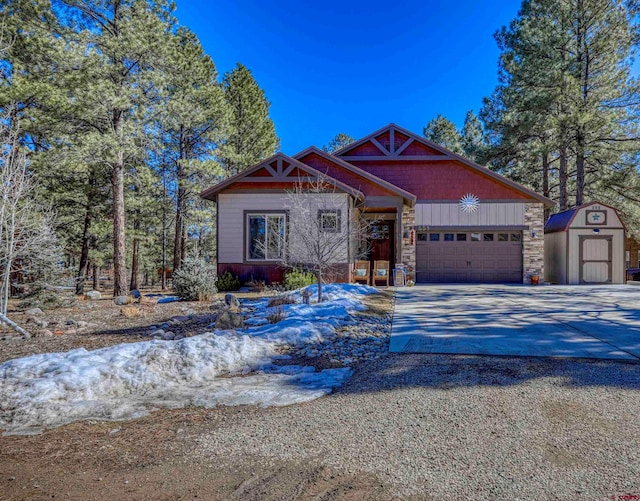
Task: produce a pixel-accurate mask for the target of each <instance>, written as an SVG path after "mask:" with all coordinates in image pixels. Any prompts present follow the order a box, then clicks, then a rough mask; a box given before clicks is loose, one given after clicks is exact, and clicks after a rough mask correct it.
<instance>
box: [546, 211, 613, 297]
mask: <svg viewBox="0 0 640 501" xmlns="http://www.w3.org/2000/svg"><path fill="white" fill-rule="evenodd" d="M624 233H625V228H624V224H623V223H622V220H621V219H620V216H619V215H618V212H617V211H616V210H615V209H614V208H613V207H610V206H608V205H605V204H602V203H599V202H591V203H589V204H586V205H582V206H580V207H574V208H572V209H569V210H566V211H563V212H559V213H558V214H554V215H553V216H551V217H550V218H549V221H548V222H547V224H546V226H545V270H546V275H545V279H546V280H547V281H548V282H551V283H557V284H622V283H624V264H625V263H624Z"/></svg>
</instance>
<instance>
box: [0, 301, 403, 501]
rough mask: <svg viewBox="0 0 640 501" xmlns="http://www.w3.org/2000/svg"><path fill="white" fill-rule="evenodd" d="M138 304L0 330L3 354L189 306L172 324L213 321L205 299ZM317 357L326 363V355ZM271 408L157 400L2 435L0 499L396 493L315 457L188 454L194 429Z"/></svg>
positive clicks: (82, 338) (130, 329)
mask: <svg viewBox="0 0 640 501" xmlns="http://www.w3.org/2000/svg"><path fill="white" fill-rule="evenodd" d="M145 292H146V291H145ZM240 296H242V295H240ZM245 296H249V297H255V295H251V294H249V295H245ZM369 301H370V307H371V314H374V315H384V314H386V313H388V312H389V310H390V309H391V307H392V294H390V293H386V294H381V295H377V296H374V297H371V298H370V299H369ZM88 305H89V306H88ZM142 310H143V312H144V313H143V315H141V316H139V317H136V318H125V317H124V316H123V315H122V313H121V307H119V306H115V305H114V304H113V302H112V300H111V299H110V298H105V299H101V300H98V301H78V302H77V303H76V304H75V305H74V306H72V307H69V308H61V309H57V310H50V311H45V312H44V315H42V318H45V319H46V320H47V321H48V322H49V323H50V325H51V324H53V325H52V326H51V327H49V328H50V329H51V328H56V329H58V328H59V329H60V330H63V331H64V329H65V328H68V327H73V325H71V324H69V321H70V320H73V321H74V322H77V321H79V320H81V321H86V322H90V323H95V324H97V326H96V327H92V328H90V329H88V330H87V331H85V332H82V333H76V334H62V335H54V336H52V337H41V336H35V337H33V338H31V339H28V340H18V339H17V338H14V337H13V334H12V333H11V332H10V331H6V330H5V331H2V332H0V337H5V339H4V340H2V341H0V362H3V361H6V360H9V359H13V358H18V357H23V356H28V355H32V354H36V353H45V352H58V351H67V350H70V349H74V348H80V347H83V348H86V349H97V348H101V347H105V346H110V345H113V344H117V343H122V342H136V341H143V340H148V339H149V337H148V336H147V335H146V334H148V332H149V328H150V325H159V324H161V323H162V322H165V321H167V320H169V319H171V317H173V316H182V315H185V314H186V313H191V315H192V317H191V320H189V321H186V322H183V323H182V324H180V325H179V326H172V327H171V330H172V331H174V332H176V333H183V334H184V335H186V336H189V335H195V334H199V333H202V332H206V331H207V330H210V328H209V325H210V323H211V321H212V310H211V303H197V302H191V303H187V302H175V303H167V304H147V305H144V306H143V308H142ZM10 316H11V318H12V319H14V320H15V321H17V322H18V323H21V324H23V325H25V326H26V327H29V326H32V327H33V324H26V323H25V322H26V320H27V317H26V315H25V314H24V313H21V312H17V311H13V312H11V314H10ZM9 338H11V339H9ZM315 361H316V362H318V363H317V365H320V366H322V365H323V364H322V359H316V360H315ZM296 362H301V361H300V360H296ZM302 362H304V361H302ZM307 362H309V361H307ZM270 412H277V409H276V410H272V409H259V408H253V407H220V408H214V409H202V408H195V407H192V408H186V409H178V410H167V409H162V410H158V411H155V412H153V413H152V414H151V415H149V416H147V417H145V418H142V419H137V420H132V421H124V422H97V421H85V422H77V423H73V424H70V425H66V426H63V427H60V428H57V429H54V430H49V431H47V432H45V433H43V434H41V435H35V436H9V437H0V501H5V500H45V499H64V500H87V501H88V500H151V499H153V500H182V499H206V500H218V499H220V500H222V499H237V500H263V499H274V500H275V499H345V500H364V499H392V496H390V494H389V491H388V489H387V487H386V486H385V485H383V484H382V483H381V482H380V481H379V480H377V479H376V478H375V477H374V476H373V475H366V474H365V475H363V474H358V475H356V474H353V473H348V472H344V471H333V470H332V469H330V468H328V467H327V466H325V465H322V464H321V462H320V461H318V462H317V463H314V462H309V461H303V462H301V461H269V462H268V463H266V462H265V461H264V459H263V458H261V457H258V456H255V457H250V456H249V457H244V458H243V459H242V460H241V461H232V462H229V463H228V464H212V463H211V462H210V461H207V460H206V459H202V458H195V457H192V455H191V451H192V450H193V447H194V444H195V443H196V442H197V438H198V437H199V436H200V435H203V434H207V433H211V432H212V430H220V432H222V433H224V429H225V424H226V423H229V422H235V421H237V420H239V419H244V418H245V417H247V416H253V415H255V414H256V413H270Z"/></svg>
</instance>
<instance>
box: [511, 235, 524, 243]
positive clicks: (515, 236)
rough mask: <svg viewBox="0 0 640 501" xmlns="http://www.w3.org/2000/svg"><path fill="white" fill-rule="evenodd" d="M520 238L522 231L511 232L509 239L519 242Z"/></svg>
mask: <svg viewBox="0 0 640 501" xmlns="http://www.w3.org/2000/svg"><path fill="white" fill-rule="evenodd" d="M521 240H522V233H512V234H511V241H512V242H520V241H521Z"/></svg>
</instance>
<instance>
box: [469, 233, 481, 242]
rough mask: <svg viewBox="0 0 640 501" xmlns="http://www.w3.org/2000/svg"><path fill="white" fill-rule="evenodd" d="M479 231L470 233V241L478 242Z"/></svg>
mask: <svg viewBox="0 0 640 501" xmlns="http://www.w3.org/2000/svg"><path fill="white" fill-rule="evenodd" d="M480 236H481V235H480V233H472V234H471V241H472V242H479V241H480Z"/></svg>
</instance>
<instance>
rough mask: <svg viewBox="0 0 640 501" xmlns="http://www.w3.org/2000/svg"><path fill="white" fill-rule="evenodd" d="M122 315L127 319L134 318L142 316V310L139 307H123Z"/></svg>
mask: <svg viewBox="0 0 640 501" xmlns="http://www.w3.org/2000/svg"><path fill="white" fill-rule="evenodd" d="M120 313H122V315H123V316H124V317H126V318H134V317H137V316H138V315H140V308H138V307H137V306H123V307H122V308H121V309H120Z"/></svg>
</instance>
